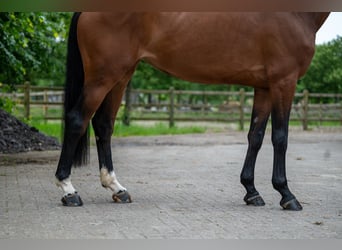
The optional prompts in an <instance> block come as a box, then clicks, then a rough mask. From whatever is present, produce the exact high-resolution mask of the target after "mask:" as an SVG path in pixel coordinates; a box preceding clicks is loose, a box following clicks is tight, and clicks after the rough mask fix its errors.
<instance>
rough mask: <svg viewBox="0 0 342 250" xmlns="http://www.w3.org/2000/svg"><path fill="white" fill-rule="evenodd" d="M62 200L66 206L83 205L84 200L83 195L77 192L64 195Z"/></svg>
mask: <svg viewBox="0 0 342 250" xmlns="http://www.w3.org/2000/svg"><path fill="white" fill-rule="evenodd" d="M61 201H62V203H63V205H64V206H68V207H79V206H82V205H83V201H82V200H81V197H80V196H79V195H78V194H77V193H74V194H68V195H66V196H63V198H62V200H61Z"/></svg>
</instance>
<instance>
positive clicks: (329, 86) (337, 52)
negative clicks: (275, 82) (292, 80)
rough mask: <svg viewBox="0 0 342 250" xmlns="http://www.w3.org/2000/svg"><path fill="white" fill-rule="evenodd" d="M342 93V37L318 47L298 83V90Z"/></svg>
mask: <svg viewBox="0 0 342 250" xmlns="http://www.w3.org/2000/svg"><path fill="white" fill-rule="evenodd" d="M304 89H307V90H309V92H321V93H342V37H337V38H336V39H334V40H332V41H330V42H328V43H325V44H322V45H318V46H317V47H316V53H315V56H314V58H313V60H312V63H311V66H310V68H309V70H308V72H307V73H306V75H305V76H304V77H303V78H302V79H301V80H300V81H299V84H298V90H299V91H301V90H304Z"/></svg>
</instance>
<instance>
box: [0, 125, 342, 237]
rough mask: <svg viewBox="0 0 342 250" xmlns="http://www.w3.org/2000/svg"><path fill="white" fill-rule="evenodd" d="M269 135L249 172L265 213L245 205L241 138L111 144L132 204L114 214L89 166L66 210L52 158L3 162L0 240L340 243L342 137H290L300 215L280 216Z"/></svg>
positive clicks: (76, 178) (78, 173)
mask: <svg viewBox="0 0 342 250" xmlns="http://www.w3.org/2000/svg"><path fill="white" fill-rule="evenodd" d="M269 137H270V136H269V134H267V138H266V139H265V143H264V145H263V148H262V150H261V152H260V155H259V158H258V161H257V166H256V185H257V188H258V189H259V191H260V193H261V194H262V195H263V197H264V200H265V201H266V203H267V204H266V206H264V207H259V208H255V207H249V206H246V205H244V203H243V201H242V198H243V196H244V194H245V193H244V190H243V188H242V186H241V185H240V183H239V175H240V171H241V166H242V162H243V159H244V156H245V151H246V148H247V145H246V133H239V132H227V133H224V134H204V135H185V136H163V137H145V138H137V137H135V138H121V139H114V140H115V143H116V144H115V146H113V154H114V155H115V156H116V157H115V162H116V173H117V176H118V178H119V180H120V182H121V183H122V184H123V185H124V186H126V187H127V188H128V190H129V191H130V193H131V195H132V197H133V200H134V202H133V203H131V204H114V203H113V202H112V201H111V194H110V192H109V191H106V190H105V189H103V188H102V187H101V185H100V182H99V176H98V167H97V157H96V151H95V149H94V148H92V155H91V164H90V165H89V166H86V167H84V168H82V169H80V168H78V169H74V170H73V175H72V179H73V184H74V185H75V187H76V188H77V189H78V190H79V193H80V194H81V197H82V199H83V201H84V206H83V207H79V208H69V207H63V206H62V205H61V202H60V198H61V195H62V194H61V191H60V190H59V189H57V187H56V186H55V185H54V172H55V167H56V164H57V160H58V156H59V152H56V151H50V152H38V153H37V152H33V153H28V154H20V155H16V156H8V155H0V157H1V160H0V162H1V163H0V229H1V230H0V238H1V239H13V238H41V239H45V238H120V239H121V238H123V239H127V238H128V239H132V238H134V239H136V238H139V239H140V238H195V239H196V238H206V239H211V238H214V239H217V238H291V239H294V238H339V239H341V238H342V194H341V190H342V153H341V152H342V133H341V132H329V133H320V132H319V131H318V132H317V131H316V132H296V131H293V132H292V133H291V135H290V139H289V141H290V144H289V148H288V157H287V163H288V168H287V172H288V180H289V185H290V188H291V189H292V191H293V192H294V193H295V194H296V196H297V198H298V199H299V200H300V201H301V203H302V205H303V206H304V210H303V211H301V212H288V211H283V210H282V209H281V208H280V206H279V201H280V195H279V194H278V193H277V192H276V191H275V190H273V188H272V185H271V181H270V180H271V165H272V147H271V144H270V139H269Z"/></svg>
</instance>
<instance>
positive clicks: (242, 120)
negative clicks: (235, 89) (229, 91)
mask: <svg viewBox="0 0 342 250" xmlns="http://www.w3.org/2000/svg"><path fill="white" fill-rule="evenodd" d="M244 106H245V90H244V89H240V121H239V123H240V124H239V125H240V130H243V129H244V123H245V114H244Z"/></svg>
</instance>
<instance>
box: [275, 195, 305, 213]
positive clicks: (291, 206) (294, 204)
mask: <svg viewBox="0 0 342 250" xmlns="http://www.w3.org/2000/svg"><path fill="white" fill-rule="evenodd" d="M280 206H282V207H283V208H284V209H285V210H290V211H300V210H302V209H303V207H302V205H300V203H299V202H298V201H297V199H296V198H293V199H291V200H289V201H283V200H281V201H280Z"/></svg>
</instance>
